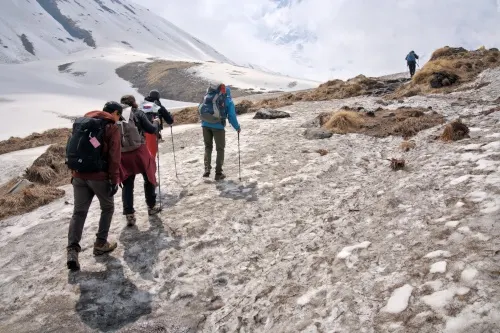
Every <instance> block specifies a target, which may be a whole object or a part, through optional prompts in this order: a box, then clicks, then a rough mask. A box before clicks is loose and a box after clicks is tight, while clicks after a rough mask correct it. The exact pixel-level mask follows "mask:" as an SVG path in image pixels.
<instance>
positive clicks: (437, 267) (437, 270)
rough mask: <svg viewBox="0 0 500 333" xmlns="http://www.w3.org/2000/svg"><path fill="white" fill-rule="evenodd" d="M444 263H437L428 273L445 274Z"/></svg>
mask: <svg viewBox="0 0 500 333" xmlns="http://www.w3.org/2000/svg"><path fill="white" fill-rule="evenodd" d="M446 265H447V264H446V261H439V262H436V263H434V264H432V265H431V268H430V270H429V272H430V273H446Z"/></svg>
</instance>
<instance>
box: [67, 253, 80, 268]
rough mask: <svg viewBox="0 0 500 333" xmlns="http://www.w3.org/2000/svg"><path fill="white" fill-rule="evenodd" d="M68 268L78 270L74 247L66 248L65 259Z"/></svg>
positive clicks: (78, 265) (76, 254)
mask: <svg viewBox="0 0 500 333" xmlns="http://www.w3.org/2000/svg"><path fill="white" fill-rule="evenodd" d="M66 264H67V265H68V269H70V270H72V271H73V272H74V271H79V270H80V263H79V262H78V251H77V250H76V249H68V259H67V261H66Z"/></svg>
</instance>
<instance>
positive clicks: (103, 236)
mask: <svg viewBox="0 0 500 333" xmlns="http://www.w3.org/2000/svg"><path fill="white" fill-rule="evenodd" d="M87 183H88V184H89V186H90V187H91V188H92V190H93V191H94V193H95V195H96V196H97V198H98V199H99V204H100V206H101V218H100V220H99V230H98V231H97V234H96V242H95V243H94V254H95V255H100V254H104V253H106V252H111V251H113V250H114V249H115V248H116V243H114V242H113V243H109V242H108V233H109V228H110V226H111V220H112V219H113V213H114V212H115V201H114V197H110V196H109V182H107V181H99V180H89V181H88V182H87Z"/></svg>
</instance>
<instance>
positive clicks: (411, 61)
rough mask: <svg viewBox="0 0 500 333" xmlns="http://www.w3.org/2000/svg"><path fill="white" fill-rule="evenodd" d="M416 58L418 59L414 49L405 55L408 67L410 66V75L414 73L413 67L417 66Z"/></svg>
mask: <svg viewBox="0 0 500 333" xmlns="http://www.w3.org/2000/svg"><path fill="white" fill-rule="evenodd" d="M417 59H418V55H417V54H416V53H415V51H411V52H410V53H408V55H407V56H406V63H407V65H408V67H409V68H410V76H411V77H413V75H415V68H416V67H417Z"/></svg>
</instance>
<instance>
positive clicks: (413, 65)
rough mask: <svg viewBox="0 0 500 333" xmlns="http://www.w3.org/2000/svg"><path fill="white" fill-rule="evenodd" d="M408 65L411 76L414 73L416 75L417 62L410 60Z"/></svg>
mask: <svg viewBox="0 0 500 333" xmlns="http://www.w3.org/2000/svg"><path fill="white" fill-rule="evenodd" d="M408 67H409V68H410V76H411V77H413V75H415V69H416V67H417V63H416V62H415V61H408Z"/></svg>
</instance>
